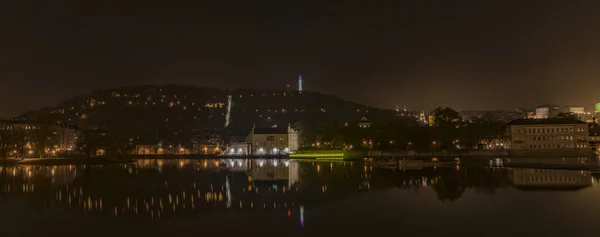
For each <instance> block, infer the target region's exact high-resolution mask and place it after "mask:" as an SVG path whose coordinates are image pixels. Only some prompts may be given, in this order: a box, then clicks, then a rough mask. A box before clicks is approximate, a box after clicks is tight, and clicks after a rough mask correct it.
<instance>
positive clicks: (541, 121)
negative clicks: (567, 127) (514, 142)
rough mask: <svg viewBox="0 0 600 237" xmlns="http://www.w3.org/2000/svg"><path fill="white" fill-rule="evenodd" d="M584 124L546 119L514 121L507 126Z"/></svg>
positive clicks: (560, 119) (571, 119) (572, 120)
mask: <svg viewBox="0 0 600 237" xmlns="http://www.w3.org/2000/svg"><path fill="white" fill-rule="evenodd" d="M584 123H585V122H583V121H580V120H577V119H573V118H547V119H515V120H513V121H510V122H509V123H508V124H507V125H536V124H584Z"/></svg>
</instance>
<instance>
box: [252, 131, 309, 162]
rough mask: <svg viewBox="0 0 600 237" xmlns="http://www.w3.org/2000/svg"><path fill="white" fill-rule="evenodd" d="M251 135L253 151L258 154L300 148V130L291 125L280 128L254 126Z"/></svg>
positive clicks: (271, 153)
mask: <svg viewBox="0 0 600 237" xmlns="http://www.w3.org/2000/svg"><path fill="white" fill-rule="evenodd" d="M250 137H251V140H252V153H253V154H257V155H278V154H287V153H293V152H295V151H297V150H298V146H299V145H298V131H297V130H296V129H293V128H292V127H291V126H289V125H288V126H287V128H285V127H284V128H279V127H277V126H273V127H270V128H253V129H252V131H251V133H250Z"/></svg>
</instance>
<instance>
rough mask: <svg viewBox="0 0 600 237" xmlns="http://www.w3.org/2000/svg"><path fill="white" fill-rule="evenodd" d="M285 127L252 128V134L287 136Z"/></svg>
mask: <svg viewBox="0 0 600 237" xmlns="http://www.w3.org/2000/svg"><path fill="white" fill-rule="evenodd" d="M287 133H288V129H287V127H282V128H279V127H271V128H254V134H287Z"/></svg>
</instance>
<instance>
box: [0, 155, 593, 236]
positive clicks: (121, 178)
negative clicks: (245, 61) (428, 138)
mask: <svg viewBox="0 0 600 237" xmlns="http://www.w3.org/2000/svg"><path fill="white" fill-rule="evenodd" d="M481 163H482V164H476V165H475V164H474V165H464V164H460V162H458V164H449V165H448V164H446V165H443V166H433V167H430V166H423V167H416V166H405V167H398V166H389V165H387V166H378V165H372V164H370V163H364V162H343V161H326V160H325V161H318V162H317V161H295V160H244V159H227V160H187V159H181V160H160V159H152V160H138V161H136V162H135V163H132V164H119V165H97V166H73V165H71V166H68V165H67V166H35V165H22V166H6V167H0V169H1V177H0V187H1V189H2V190H1V193H0V225H1V228H0V234H2V236H75V235H80V236H110V235H118V236H121V235H123V236H126V235H130V236H171V235H172V236H187V235H198V236H203V235H204V236H206V235H218V236H379V235H381V236H383V235H386V236H387V235H395V236H596V235H597V233H598V231H600V225H598V224H597V222H598V221H597V220H596V219H597V218H599V216H600V203H599V202H597V201H598V197H600V186H598V181H599V180H598V178H599V177H600V176H598V175H596V173H595V172H593V171H589V170H580V169H572V168H571V169H547V168H536V167H521V168H516V167H513V168H507V167H503V166H502V165H497V164H496V163H494V162H490V163H489V165H488V163H487V162H481Z"/></svg>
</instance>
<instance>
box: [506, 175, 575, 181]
mask: <svg viewBox="0 0 600 237" xmlns="http://www.w3.org/2000/svg"><path fill="white" fill-rule="evenodd" d="M517 180H520V181H529V182H576V181H577V177H573V176H567V177H565V176H559V177H556V176H533V177H522V178H518V179H517Z"/></svg>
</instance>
